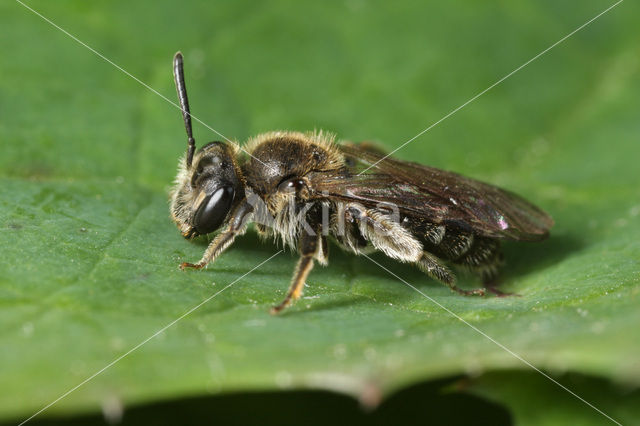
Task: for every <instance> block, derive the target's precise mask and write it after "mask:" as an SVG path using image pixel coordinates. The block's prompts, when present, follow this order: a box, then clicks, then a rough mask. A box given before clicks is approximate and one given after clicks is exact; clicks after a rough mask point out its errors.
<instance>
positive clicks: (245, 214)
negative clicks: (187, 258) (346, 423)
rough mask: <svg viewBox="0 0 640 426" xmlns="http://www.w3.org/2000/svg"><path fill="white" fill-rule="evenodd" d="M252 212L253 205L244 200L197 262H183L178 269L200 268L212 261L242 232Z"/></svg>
mask: <svg viewBox="0 0 640 426" xmlns="http://www.w3.org/2000/svg"><path fill="white" fill-rule="evenodd" d="M252 213H253V207H252V206H251V204H249V203H248V202H247V201H246V200H245V201H243V202H242V203H241V204H240V205H239V206H238V208H236V210H235V211H234V212H233V213H232V215H231V218H230V219H229V222H228V225H227V227H226V228H225V230H224V231H222V232H221V233H220V234H218V235H217V236H216V237H215V238H214V239H213V241H211V243H210V244H209V247H207V250H206V251H205V252H204V254H203V255H202V259H200V261H198V263H188V262H183V263H181V264H180V269H185V268H194V269H202V268H204V267H205V266H207V264H209V263H210V262H213V261H214V260H215V259H216V258H217V257H218V256H219V255H220V254H221V253H222V252H223V251H225V250H226V249H227V247H229V246H230V245H231V244H232V243H233V241H234V240H235V238H236V237H237V236H238V235H242V234H244V232H245V231H246V230H247V225H248V223H249V220H250V218H251V214H252Z"/></svg>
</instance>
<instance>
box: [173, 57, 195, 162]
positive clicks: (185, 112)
mask: <svg viewBox="0 0 640 426" xmlns="http://www.w3.org/2000/svg"><path fill="white" fill-rule="evenodd" d="M173 79H174V80H175V82H176V90H177V91H178V99H179V100H180V109H182V118H183V119H184V128H185V130H186V131H187V137H188V138H189V141H188V148H187V167H191V162H192V160H193V154H194V152H195V150H196V141H195V139H193V131H192V130H191V112H190V110H189V98H188V97H187V88H186V87H185V85H184V69H183V66H182V53H181V52H177V53H176V55H175V56H174V57H173Z"/></svg>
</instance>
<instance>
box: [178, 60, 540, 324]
mask: <svg viewBox="0 0 640 426" xmlns="http://www.w3.org/2000/svg"><path fill="white" fill-rule="evenodd" d="M173 71H174V79H175V84H176V89H177V92H178V98H179V101H180V106H181V109H182V115H183V119H184V125H185V129H186V132H187V138H188V145H187V152H186V155H185V156H184V157H183V158H181V159H180V162H179V168H178V175H177V177H176V180H175V185H174V187H173V189H172V191H171V206H170V211H171V217H172V219H173V220H174V222H175V223H176V225H177V226H178V228H179V229H180V231H181V233H182V235H183V236H184V237H185V238H187V239H192V238H195V237H197V236H199V235H206V234H210V233H213V232H217V234H216V236H215V237H214V238H213V240H212V241H211V242H210V244H209V245H208V247H207V249H206V251H205V252H204V254H203V256H202V258H201V259H200V260H199V261H198V262H197V263H182V264H181V265H180V267H181V268H182V269H185V268H195V269H200V268H204V267H205V266H207V265H208V264H209V263H211V262H213V261H214V260H215V259H216V258H217V257H218V256H219V255H220V254H221V253H222V252H223V251H224V250H226V249H227V248H228V247H229V246H230V245H231V244H232V243H233V241H234V239H235V238H236V237H238V236H240V235H242V234H244V233H245V232H246V230H247V227H248V225H249V224H250V223H255V227H256V229H257V231H258V233H259V234H260V235H261V236H263V237H274V238H275V239H278V240H280V241H281V242H282V243H283V244H284V245H285V246H289V247H291V248H292V249H293V250H295V251H297V252H298V253H299V254H300V258H299V260H298V264H297V266H296V268H295V271H294V273H293V278H292V281H291V284H290V287H289V290H288V292H287V294H286V297H285V298H284V300H282V302H281V303H280V304H278V305H276V306H274V307H273V308H272V309H271V313H273V314H276V313H279V312H281V311H282V310H283V309H285V308H286V307H287V306H289V305H290V304H292V302H294V301H295V300H296V299H298V298H300V296H301V294H302V290H303V287H304V284H305V281H306V279H307V276H308V275H309V272H310V271H311V269H312V268H313V265H314V261H317V262H319V263H320V264H322V265H326V264H327V261H328V256H329V246H328V244H327V239H328V238H331V239H333V240H334V241H335V242H336V243H337V244H338V245H339V246H340V247H342V248H343V249H345V250H346V251H348V252H352V253H355V254H356V255H357V254H361V253H369V252H372V251H381V252H383V253H384V254H385V255H386V256H388V257H391V258H393V259H396V260H398V261H401V262H406V263H411V264H413V265H415V266H417V267H418V268H419V269H420V270H422V271H423V272H425V273H426V274H427V275H428V276H430V277H432V278H435V279H436V280H438V281H440V282H442V283H444V284H446V285H447V286H449V287H450V288H451V289H452V290H454V291H456V292H458V293H461V294H464V295H483V294H484V293H485V289H484V288H477V289H474V290H463V289H461V288H459V287H458V286H456V284H455V282H456V277H455V275H454V273H453V272H452V271H451V269H450V268H449V266H447V263H450V264H453V265H457V266H461V267H466V269H469V270H470V271H471V272H472V273H474V274H475V275H477V276H478V277H479V278H480V279H481V280H482V281H483V283H485V284H487V285H488V284H490V283H491V282H492V281H493V280H494V279H495V277H496V275H497V272H498V269H499V267H500V266H501V264H502V263H503V261H502V255H501V252H500V242H501V241H502V240H516V241H539V240H543V239H544V238H546V237H547V236H548V235H549V229H550V228H551V226H552V225H553V220H552V219H551V217H550V216H549V215H548V214H547V213H545V212H544V211H542V210H541V209H540V208H538V207H536V206H534V205H533V204H531V203H529V202H528V201H526V200H524V199H523V198H521V197H520V196H518V195H516V194H514V193H512V192H509V191H506V190H504V189H500V188H498V187H496V186H493V185H490V184H487V183H483V182H480V181H477V180H474V179H470V178H467V177H464V176H461V175H459V174H456V173H452V172H448V171H443V170H439V169H436V168H433V167H428V166H423V165H421V164H418V163H413V162H408V161H401V160H397V159H393V158H390V157H387V156H386V155H385V154H384V153H383V152H382V151H381V150H379V149H378V148H376V147H375V146H374V145H372V144H371V143H360V144H355V143H349V142H341V143H336V142H335V137H334V136H333V135H331V134H328V133H323V132H314V133H299V132H292V131H279V132H271V133H265V134H261V135H258V136H256V137H254V138H251V139H250V140H249V141H248V143H247V144H246V145H245V147H246V148H245V149H243V150H242V149H241V148H240V147H239V146H237V145H236V144H234V143H228V142H210V143H208V144H206V145H203V146H201V147H200V148H199V149H198V150H197V151H196V146H195V140H194V138H193V133H192V128H191V114H190V109H189V101H188V98H187V90H186V87H185V82H184V70H183V57H182V54H181V53H180V52H178V53H176V55H175V57H174V60H173Z"/></svg>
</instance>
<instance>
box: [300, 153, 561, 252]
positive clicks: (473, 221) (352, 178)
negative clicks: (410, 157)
mask: <svg viewBox="0 0 640 426" xmlns="http://www.w3.org/2000/svg"><path fill="white" fill-rule="evenodd" d="M339 149H340V151H341V152H342V153H343V155H344V156H345V160H346V164H347V171H346V173H345V174H343V175H340V176H326V175H324V176H322V174H321V173H317V174H312V176H310V178H311V179H312V181H313V183H312V187H313V188H314V189H315V190H316V191H318V192H323V193H325V194H328V195H329V196H331V197H334V198H339V199H342V200H345V201H355V202H359V203H361V204H363V205H365V206H367V207H375V206H379V205H380V204H390V203H391V204H395V205H396V206H397V207H398V208H399V210H400V212H401V213H402V214H404V215H407V216H411V217H414V218H424V219H426V220H429V221H432V222H435V223H443V224H445V225H448V226H454V227H457V228H461V229H467V230H473V232H475V233H476V234H479V235H483V236H487V237H494V238H508V239H512V240H528V241H535V240H540V239H543V238H545V237H546V236H547V235H548V233H549V228H551V226H552V225H553V219H551V217H550V216H549V215H548V214H547V213H545V212H544V211H542V210H541V209H539V208H538V207H536V206H534V205H533V204H531V203H529V202H528V201H526V200H525V199H523V198H522V197H520V196H518V195H516V194H514V193H512V192H509V191H506V190H504V189H500V188H498V187H495V186H493V185H489V184H487V183H483V182H480V181H477V180H474V179H470V178H467V177H464V176H461V175H459V174H457V173H452V172H447V171H444V170H440V169H436V168H433V167H427V166H423V165H421V164H417V163H412V162H407V161H400V160H397V159H393V158H391V157H388V158H385V159H384V160H383V158H384V154H383V153H382V152H379V151H377V150H375V149H372V148H371V147H370V146H368V145H367V144H359V145H356V144H345V145H340V146H339ZM374 164H375V165H374ZM372 165H374V166H373V167H371V168H370V169H368V170H367V171H366V172H364V173H361V172H362V171H364V170H365V169H367V167H370V166H372Z"/></svg>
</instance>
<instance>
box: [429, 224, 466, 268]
mask: <svg viewBox="0 0 640 426" xmlns="http://www.w3.org/2000/svg"><path fill="white" fill-rule="evenodd" d="M429 242H430V243H431V244H433V243H432V242H431V241H429ZM473 242H474V235H473V234H472V233H468V232H460V231H458V230H452V229H446V230H443V236H442V238H441V239H440V243H439V244H433V245H434V249H433V252H434V253H436V254H437V255H438V256H440V257H443V258H445V259H450V260H453V261H457V260H458V259H459V258H460V257H462V256H464V255H465V253H467V252H468V251H469V249H470V248H471V247H472V246H473Z"/></svg>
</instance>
